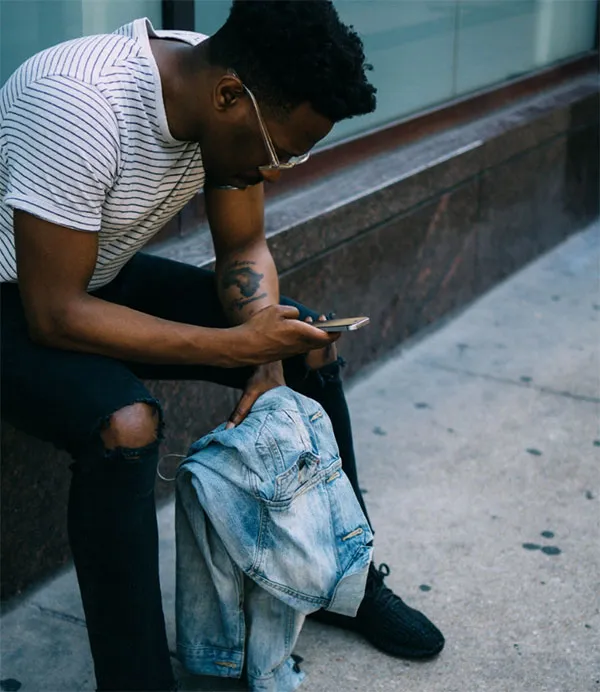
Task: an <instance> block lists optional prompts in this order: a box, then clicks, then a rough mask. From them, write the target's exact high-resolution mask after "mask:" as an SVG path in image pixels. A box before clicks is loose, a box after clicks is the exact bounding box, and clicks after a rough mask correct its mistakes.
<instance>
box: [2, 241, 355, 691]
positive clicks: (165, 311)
mask: <svg viewBox="0 0 600 692" xmlns="http://www.w3.org/2000/svg"><path fill="white" fill-rule="evenodd" d="M97 295H98V296H99V297H101V298H103V299H104V300H109V301H111V302H115V303H120V304H123V305H127V306H129V307H131V308H133V309H136V310H140V311H142V312H146V313H148V314H152V315H155V316H158V317H163V318H165V319H170V320H174V321H179V322H186V323H189V324H198V325H202V326H207V327H225V326H227V325H226V320H225V316H224V314H223V311H222V309H221V306H220V303H219V301H218V296H217V292H216V287H215V282H214V275H213V274H212V273H210V272H206V271H203V270H200V269H197V268H194V267H190V266H189V265H184V264H181V263H177V262H170V261H168V260H163V259H160V258H156V257H152V256H150V255H141V254H140V255H137V256H136V257H134V258H133V259H132V260H131V262H129V264H128V265H127V266H126V267H125V268H124V269H123V270H122V272H121V273H120V274H119V276H118V277H117V278H116V279H115V280H114V281H113V282H111V284H109V285H108V286H106V287H104V288H103V289H101V290H100V291H98V292H97ZM282 302H283V303H286V304H292V305H297V304H296V303H294V302H293V301H290V300H282ZM297 307H298V308H299V310H300V312H301V318H304V317H305V316H307V315H311V316H312V317H313V318H315V317H316V316H317V313H313V312H310V311H308V310H307V309H306V308H304V307H302V306H299V305H297ZM2 308H3V309H2V349H3V358H2V379H3V388H2V413H3V417H5V418H6V419H8V420H9V421H10V422H12V423H13V424H14V425H15V426H16V427H18V428H21V429H23V430H25V431H26V432H29V433H31V434H33V435H35V436H37V437H40V438H42V439H46V440H49V441H51V442H53V443H54V444H55V445H56V446H58V447H60V448H65V449H67V450H68V451H69V452H70V453H71V455H72V456H73V458H74V460H75V462H74V464H73V465H72V470H73V479H72V486H71V493H70V501H69V502H70V504H69V535H70V541H71V548H72V552H73V558H74V562H75V566H76V569H77V574H78V579H79V583H80V589H81V594H82V600H83V603H84V609H85V613H86V621H87V625H88V631H89V637H90V644H91V648H92V654H93V657H94V663H95V669H96V677H97V682H98V688H99V689H101V690H117V689H119V690H141V689H145V690H162V689H169V687H170V686H171V685H172V673H171V668H170V662H169V652H168V648H167V643H166V635H165V627H164V617H163V613H162V605H161V599H160V586H159V581H158V545H157V528H156V512H155V505H154V495H153V486H154V474H155V469H156V463H157V455H158V443H159V440H157V442H156V443H155V444H151V445H149V446H148V447H145V448H142V449H135V450H129V449H117V450H112V451H110V452H107V450H105V449H104V446H103V444H102V441H101V437H100V431H101V429H102V426H103V425H105V424H106V421H107V420H108V419H109V418H110V416H111V415H112V414H113V413H115V412H116V411H118V410H120V409H121V408H125V407H126V406H129V405H131V404H133V403H136V402H140V401H143V402H146V403H150V404H151V405H153V406H156V407H157V408H158V407H159V404H158V402H156V401H155V400H154V399H153V398H152V396H151V395H150V394H149V393H148V391H147V390H146V388H145V387H144V385H143V384H142V382H141V381H140V379H139V378H148V379H188V380H190V379H191V380H207V381H212V382H217V383H220V384H223V385H226V386H230V387H237V388H240V389H241V388H243V386H244V384H245V382H246V380H247V378H248V376H249V375H250V373H251V370H250V369H248V368H239V369H219V368H213V367H206V366H179V365H164V366H157V365H147V364H139V363H123V362H120V361H116V360H113V359H109V358H104V357H101V356H94V355H90V354H82V353H73V352H67V351H60V350H57V349H50V348H46V347H41V346H37V345H36V344H33V343H32V342H31V341H30V340H29V337H28V335H27V329H26V324H25V319H24V316H23V311H22V307H21V303H20V299H19V295H18V290H17V288H16V286H3V288H2ZM339 367H340V366H339V363H333V364H330V365H328V366H326V367H325V368H323V369H321V370H320V371H310V370H308V369H307V368H306V365H305V361H304V358H303V357H297V358H292V359H289V360H287V361H285V363H284V371H285V376H286V381H287V383H288V384H289V386H291V387H293V388H295V389H297V390H298V391H300V392H301V393H303V394H306V395H307V396H311V397H312V398H315V399H316V400H318V401H319V402H320V403H321V404H322V405H323V407H324V408H325V410H326V411H327V413H328V415H329V416H330V418H331V420H332V423H333V427H334V433H335V435H336V439H337V441H338V445H339V447H340V452H341V456H342V460H343V466H344V470H345V472H346V474H347V475H348V477H349V479H350V481H351V483H352V485H353V487H354V489H355V491H356V493H357V496H358V498H359V500H360V501H361V503H362V498H361V495H360V490H359V487H358V478H357V473H356V464H355V459H354V452H353V447H352V435H351V429H350V420H349V417H348V411H347V407H346V402H345V398H344V394H343V390H342V386H341V381H340V377H339ZM363 506H364V505H363Z"/></svg>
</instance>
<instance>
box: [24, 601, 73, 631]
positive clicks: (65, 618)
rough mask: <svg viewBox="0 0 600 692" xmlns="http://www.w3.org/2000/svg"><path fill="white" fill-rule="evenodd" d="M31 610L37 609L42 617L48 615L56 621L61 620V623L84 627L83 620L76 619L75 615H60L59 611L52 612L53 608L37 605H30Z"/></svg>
mask: <svg viewBox="0 0 600 692" xmlns="http://www.w3.org/2000/svg"><path fill="white" fill-rule="evenodd" d="M30 606H31V607H32V608H37V610H39V611H40V612H41V613H42V614H43V615H49V616H50V617H53V618H56V619H57V620H62V621H63V622H70V623H71V624H72V625H79V627H85V628H86V629H87V625H86V624H85V620H84V619H83V618H80V617H77V616H76V615H69V614H68V613H61V612H60V610H54V609H53V608H46V607H45V606H41V605H39V604H38V603H31V604H30Z"/></svg>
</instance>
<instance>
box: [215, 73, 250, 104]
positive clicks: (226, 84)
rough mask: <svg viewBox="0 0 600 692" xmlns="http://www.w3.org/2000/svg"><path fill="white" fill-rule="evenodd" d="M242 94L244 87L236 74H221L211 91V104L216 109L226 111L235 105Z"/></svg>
mask: <svg viewBox="0 0 600 692" xmlns="http://www.w3.org/2000/svg"><path fill="white" fill-rule="evenodd" d="M243 96H244V87H243V86H242V83H241V82H240V80H239V78H238V77H237V76H236V75H232V74H229V73H228V74H225V75H223V76H222V77H221V78H220V79H219V81H218V82H217V84H216V85H215V88H214V91H213V105H214V107H215V108H216V109H217V110H218V111H227V110H230V109H231V108H234V107H235V106H237V105H238V104H239V102H240V100H241V99H242V97H243Z"/></svg>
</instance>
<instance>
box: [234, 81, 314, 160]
mask: <svg viewBox="0 0 600 692" xmlns="http://www.w3.org/2000/svg"><path fill="white" fill-rule="evenodd" d="M229 74H231V75H233V76H234V77H237V78H238V79H240V78H239V76H238V75H237V74H236V73H235V72H234V71H233V70H229ZM241 81H242V80H241V79H240V82H241ZM242 86H243V87H244V91H245V92H246V93H247V94H248V96H249V97H250V100H251V101H252V105H253V106H254V110H255V111H256V117H257V119H258V125H259V127H260V132H261V134H262V137H263V141H264V143H265V148H266V150H267V153H268V154H269V156H270V158H271V163H269V164H267V165H265V166H259V167H258V170H259V171H285V170H288V169H290V168H294V166H297V165H298V164H300V163H305V162H306V161H308V159H309V158H310V151H307V152H306V154H302V155H301V156H291V157H290V158H289V159H288V160H287V161H280V160H279V157H278V156H277V152H276V151H275V146H274V145H273V140H272V139H271V135H270V134H269V131H268V130H267V126H266V125H265V121H264V120H263V117H262V115H261V114H260V109H259V107H258V103H257V102H256V98H255V96H254V94H253V93H252V92H251V91H250V89H248V87H247V86H246V85H245V84H244V83H243V82H242Z"/></svg>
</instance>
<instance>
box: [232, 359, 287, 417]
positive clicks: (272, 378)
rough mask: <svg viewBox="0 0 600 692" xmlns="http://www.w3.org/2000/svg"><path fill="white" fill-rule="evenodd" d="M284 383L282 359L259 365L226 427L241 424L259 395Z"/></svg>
mask: <svg viewBox="0 0 600 692" xmlns="http://www.w3.org/2000/svg"><path fill="white" fill-rule="evenodd" d="M282 385H285V378H284V377H283V365H282V363H281V361H280V360H278V361H276V362H274V363H266V364H265V365H259V366H258V367H257V368H256V369H255V371H254V375H252V377H251V378H250V379H249V380H248V382H247V383H246V389H245V390H244V393H243V394H242V398H241V399H240V400H239V402H238V404H237V406H236V407H235V409H234V410H233V413H232V414H231V415H230V416H229V420H228V421H227V425H226V426H225V429H226V430H230V429H231V428H233V427H235V426H236V425H239V424H240V423H241V422H242V421H243V420H244V418H245V417H246V416H247V415H248V414H249V413H250V409H251V408H252V406H253V405H254V402H255V401H256V400H257V399H258V397H259V396H261V395H262V394H264V393H265V392H268V391H269V389H274V388H275V387H280V386H282Z"/></svg>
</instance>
